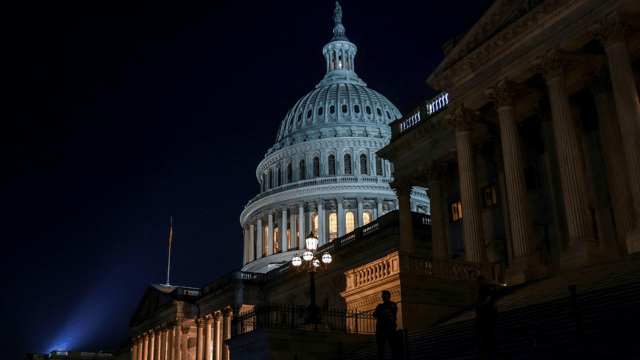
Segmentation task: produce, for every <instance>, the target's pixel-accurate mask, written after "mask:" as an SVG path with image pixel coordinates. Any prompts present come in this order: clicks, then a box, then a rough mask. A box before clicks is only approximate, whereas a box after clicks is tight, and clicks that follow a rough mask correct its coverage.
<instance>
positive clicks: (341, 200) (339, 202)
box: [336, 196, 344, 205]
mask: <svg viewBox="0 0 640 360" xmlns="http://www.w3.org/2000/svg"><path fill="white" fill-rule="evenodd" d="M342 203H344V196H337V197H336V205H337V204H342Z"/></svg>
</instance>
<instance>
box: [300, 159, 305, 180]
mask: <svg viewBox="0 0 640 360" xmlns="http://www.w3.org/2000/svg"><path fill="white" fill-rule="evenodd" d="M304 168H305V165H304V159H302V160H300V180H304V179H305V173H304V170H305V169H304Z"/></svg>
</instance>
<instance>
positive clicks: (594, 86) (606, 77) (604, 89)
mask: <svg viewBox="0 0 640 360" xmlns="http://www.w3.org/2000/svg"><path fill="white" fill-rule="evenodd" d="M585 87H586V88H587V89H588V90H589V91H590V92H591V94H593V96H598V95H600V94H606V93H611V92H613V87H612V86H611V76H610V74H609V69H608V68H606V67H603V68H602V71H600V74H596V72H595V71H593V72H591V73H590V74H589V77H588V78H587V81H586V82H585Z"/></svg>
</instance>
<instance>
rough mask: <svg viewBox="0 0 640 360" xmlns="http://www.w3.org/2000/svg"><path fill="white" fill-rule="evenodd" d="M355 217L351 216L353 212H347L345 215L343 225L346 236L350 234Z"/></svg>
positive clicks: (353, 226)
mask: <svg viewBox="0 0 640 360" xmlns="http://www.w3.org/2000/svg"><path fill="white" fill-rule="evenodd" d="M354 220H355V216H353V211H347V213H346V214H345V224H346V225H347V234H348V233H350V232H352V231H353V230H354V229H355V228H356V226H355V221H354Z"/></svg>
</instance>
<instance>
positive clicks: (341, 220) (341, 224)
mask: <svg viewBox="0 0 640 360" xmlns="http://www.w3.org/2000/svg"><path fill="white" fill-rule="evenodd" d="M336 204H337V205H338V237H341V236H344V234H346V232H347V227H346V225H347V222H346V219H345V215H344V197H342V196H338V197H337V198H336Z"/></svg>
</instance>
